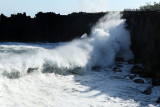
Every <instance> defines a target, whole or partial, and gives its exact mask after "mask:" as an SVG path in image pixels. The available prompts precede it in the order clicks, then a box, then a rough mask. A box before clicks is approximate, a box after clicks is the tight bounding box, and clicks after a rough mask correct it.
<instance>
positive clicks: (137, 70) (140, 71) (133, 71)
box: [130, 65, 144, 74]
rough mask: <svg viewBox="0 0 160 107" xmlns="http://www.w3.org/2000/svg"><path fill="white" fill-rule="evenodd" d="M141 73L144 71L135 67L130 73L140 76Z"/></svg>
mask: <svg viewBox="0 0 160 107" xmlns="http://www.w3.org/2000/svg"><path fill="white" fill-rule="evenodd" d="M143 71H144V68H143V67H140V66H138V65H135V66H133V67H132V69H131V71H130V72H131V73H133V74H141V73H143Z"/></svg>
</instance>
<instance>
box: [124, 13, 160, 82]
mask: <svg viewBox="0 0 160 107" xmlns="http://www.w3.org/2000/svg"><path fill="white" fill-rule="evenodd" d="M123 18H125V19H126V29H128V30H129V31H130V35H131V49H132V51H133V53H134V56H135V62H141V63H142V64H143V66H144V70H143V75H142V76H143V77H151V78H154V79H155V78H156V79H159V80H160V12H155V11H125V12H124V14H123ZM157 81H158V80H157Z"/></svg>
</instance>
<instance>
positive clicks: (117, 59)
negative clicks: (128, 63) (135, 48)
mask: <svg viewBox="0 0 160 107" xmlns="http://www.w3.org/2000/svg"><path fill="white" fill-rule="evenodd" d="M115 60H116V61H122V62H124V59H123V58H121V57H116V59H115Z"/></svg>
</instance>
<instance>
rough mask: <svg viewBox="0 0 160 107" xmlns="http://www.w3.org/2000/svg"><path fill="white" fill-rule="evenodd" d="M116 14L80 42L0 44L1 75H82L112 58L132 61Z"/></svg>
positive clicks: (125, 37) (127, 33) (128, 39)
mask: <svg viewBox="0 0 160 107" xmlns="http://www.w3.org/2000/svg"><path fill="white" fill-rule="evenodd" d="M120 17H121V15H120V14H119V13H118V12H112V13H109V14H107V15H106V16H104V17H103V18H102V19H100V20H99V22H98V23H97V24H96V25H95V26H94V27H93V29H92V32H91V34H90V35H88V36H87V35H86V34H85V35H83V38H82V39H77V40H73V41H71V42H67V43H59V44H49V45H48V44H39V45H38V44H37V45H36V44H18V43H11V44H3V43H2V44H1V45H0V73H1V74H2V75H5V76H8V77H10V76H11V75H15V76H19V75H20V76H21V75H25V74H27V72H28V73H29V72H32V71H38V72H58V73H66V72H74V73H80V74H81V73H84V72H87V71H90V70H91V68H92V67H95V66H98V67H107V66H109V65H111V64H113V63H114V60H115V57H122V58H123V59H124V60H129V59H131V58H133V55H132V52H131V50H130V44H131V43H130V35H129V32H128V31H126V30H125V28H124V24H125V22H124V20H123V19H120Z"/></svg>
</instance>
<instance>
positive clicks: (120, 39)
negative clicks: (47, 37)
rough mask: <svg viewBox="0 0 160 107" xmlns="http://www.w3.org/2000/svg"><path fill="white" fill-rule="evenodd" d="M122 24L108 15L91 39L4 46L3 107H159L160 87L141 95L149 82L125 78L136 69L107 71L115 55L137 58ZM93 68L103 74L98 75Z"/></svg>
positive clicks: (0, 54) (0, 57) (0, 65)
mask: <svg viewBox="0 0 160 107" xmlns="http://www.w3.org/2000/svg"><path fill="white" fill-rule="evenodd" d="M124 24H125V23H124V20H122V19H120V14H119V13H110V14H109V15H106V16H105V17H104V18H102V19H100V20H99V22H98V23H97V25H96V26H95V27H93V29H92V33H91V35H90V38H86V36H87V35H83V38H82V39H79V40H73V41H71V42H67V43H57V44H52V43H48V44H26V43H1V44H0V96H1V97H0V105H1V106H15V107H23V106H25V107H26V106H27V107H31V106H42V107H43V106H52V107H78V106H79V107H97V106H98V107H99V106H104V107H113V106H115V107H117V106H118V107H119V106H122V107H123V106H129V107H136V106H159V105H158V104H156V103H155V100H156V99H157V98H158V95H160V92H159V91H158V90H160V87H155V88H154V89H153V90H154V91H153V93H152V94H151V95H150V96H147V95H143V94H141V92H142V91H143V90H144V89H145V88H147V87H148V86H150V83H149V80H146V83H145V84H135V83H133V82H132V81H131V80H128V79H125V78H124V76H125V75H127V74H128V73H129V69H130V67H131V66H132V65H128V64H126V63H123V64H122V65H123V66H124V67H123V68H122V70H123V73H114V72H113V71H112V69H113V67H114V66H112V68H109V66H111V65H113V64H114V60H115V57H116V56H118V57H122V58H124V59H125V60H128V59H131V58H133V55H132V52H131V51H130V49H129V47H130V36H129V33H128V31H126V30H125V29H124ZM92 67H97V68H101V69H100V70H99V71H98V72H95V71H92V69H91V68H92ZM27 72H28V74H27ZM52 72H54V73H52ZM57 73H58V74H57ZM70 73H77V74H83V75H73V74H70ZM26 74H27V75H26ZM60 74H65V75H60ZM67 74H70V75H67ZM136 94H137V95H136Z"/></svg>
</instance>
